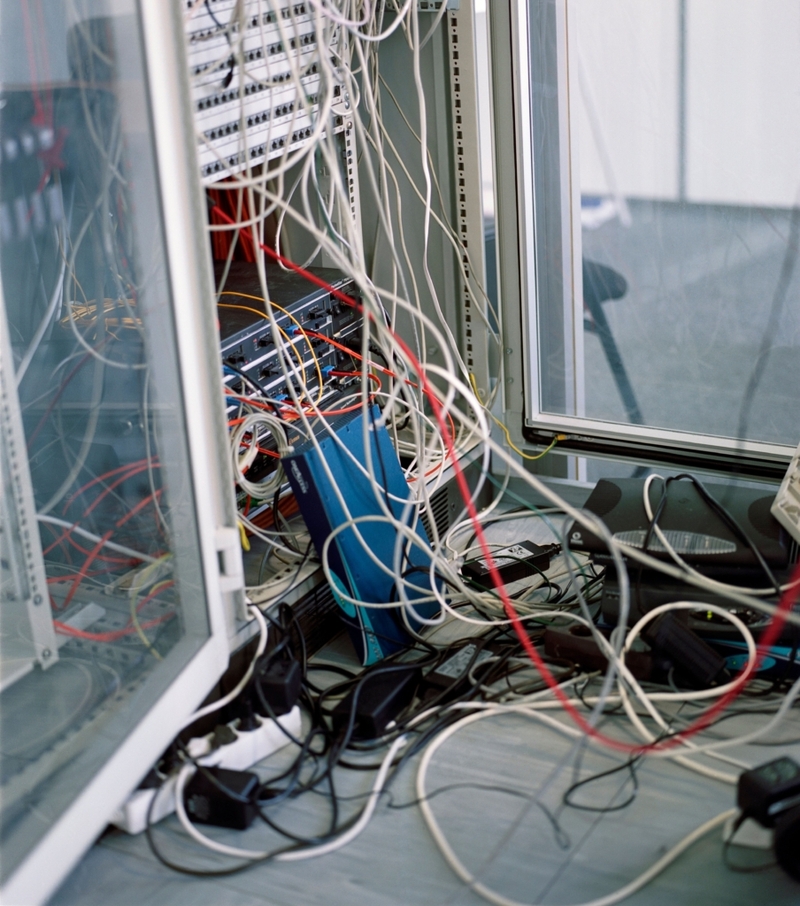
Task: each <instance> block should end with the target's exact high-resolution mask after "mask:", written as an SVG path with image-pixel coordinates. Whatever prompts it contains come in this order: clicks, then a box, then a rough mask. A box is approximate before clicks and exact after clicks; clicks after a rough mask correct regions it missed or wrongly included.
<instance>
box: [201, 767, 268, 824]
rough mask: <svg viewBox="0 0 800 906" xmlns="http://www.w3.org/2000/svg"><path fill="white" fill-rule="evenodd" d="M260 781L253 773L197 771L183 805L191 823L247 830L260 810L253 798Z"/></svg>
mask: <svg viewBox="0 0 800 906" xmlns="http://www.w3.org/2000/svg"><path fill="white" fill-rule="evenodd" d="M258 785H259V780H258V777H257V776H256V775H255V774H253V773H252V772H250V771H229V770H228V769H227V768H206V769H204V770H202V771H196V772H195V774H194V776H193V777H192V779H191V780H190V781H189V783H188V784H187V785H186V789H185V790H184V791H183V802H184V805H185V806H186V811H187V813H188V814H189V816H190V817H191V819H192V821H195V822H197V823H198V824H213V825H214V826H215V827H230V828H233V830H247V828H248V827H250V825H251V824H252V823H253V819H254V818H255V816H256V814H257V813H258V810H257V808H256V805H255V802H253V798H252V797H253V796H254V794H255V792H256V790H257V789H258Z"/></svg>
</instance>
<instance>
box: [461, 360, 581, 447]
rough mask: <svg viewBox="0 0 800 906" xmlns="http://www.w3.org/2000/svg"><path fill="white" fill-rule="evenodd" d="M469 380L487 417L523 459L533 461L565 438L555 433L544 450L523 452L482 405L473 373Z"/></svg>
mask: <svg viewBox="0 0 800 906" xmlns="http://www.w3.org/2000/svg"><path fill="white" fill-rule="evenodd" d="M469 382H470V384H471V385H472V391H473V393H474V394H475V398H476V399H477V400H478V402H479V403H480V404H481V406H483V408H484V409H485V410H486V412H487V413H488V414H489V417H490V418H491V419H492V421H494V422H495V424H496V425H497V426H498V427H499V428H500V429H501V430H502V432H503V434H505V436H506V443H507V444H508V446H509V447H511V449H512V450H513V451H514V452H515V453H517V454H518V455H519V456H521V457H522V458H523V459H526V460H528V462H533V461H535V460H537V459H541V458H542V457H543V456H546V455H547V454H548V453H549V452H550V451H551V450H552V449H553V447H555V445H556V444H557V443H558V442H559V441H560V440H566V439H567V435H566V434H556V435H555V437H553V440H552V441H551V442H550V444H548V446H546V447H545V448H544V450H542V452H541V453H535V454H533V453H525V452H524V451H522V450H520V448H519V447H518V446H517V445H516V444H515V443H514V441H513V440H511V434H510V433H509V430H508V428H507V427H506V426H505V425H504V424H503V423H502V422H501V421H500V419H499V418H497V417H496V416H495V414H494V413H493V412H491V411H490V410H489V409H487V408H486V406H485V405H484V403H483V400H482V399H481V398H480V395H479V393H478V384H477V381H476V380H475V375H474V374H470V376H469Z"/></svg>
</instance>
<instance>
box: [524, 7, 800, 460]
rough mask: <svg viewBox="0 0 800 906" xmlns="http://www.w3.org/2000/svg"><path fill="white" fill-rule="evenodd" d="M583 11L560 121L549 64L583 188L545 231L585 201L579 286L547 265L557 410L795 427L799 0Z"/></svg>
mask: <svg viewBox="0 0 800 906" xmlns="http://www.w3.org/2000/svg"><path fill="white" fill-rule="evenodd" d="M545 6H549V4H533V5H532V8H535V7H545ZM567 9H568V14H567V20H566V22H567V26H568V27H567V28H566V32H567V33H566V34H565V35H562V36H561V41H562V46H563V47H565V48H566V49H567V50H566V56H567V59H568V63H567V66H566V67H565V72H566V76H565V78H566V81H567V83H568V92H567V93H566V94H565V93H564V92H563V90H562V91H561V96H560V101H559V104H560V107H559V110H558V115H560V117H561V121H560V123H559V124H558V126H556V125H555V122H556V114H555V113H554V110H555V108H554V106H552V105H551V106H550V107H549V108H547V106H546V92H545V91H544V90H541V89H540V88H539V86H540V85H541V84H542V82H541V81H540V82H538V83H537V82H536V77H535V74H534V79H533V84H534V86H535V87H534V89H533V91H534V111H533V113H534V139H535V142H536V140H537V132H536V126H537V123H538V124H539V132H538V140H539V144H538V145H537V151H539V152H540V157H539V159H540V160H541V153H544V152H543V150H542V147H541V146H542V145H543V144H547V145H548V147H549V148H550V151H549V153H551V154H552V153H553V150H552V149H553V147H554V145H557V144H558V141H559V140H560V141H561V143H562V145H563V147H562V148H561V149H560V150H559V151H558V154H559V160H560V166H561V173H562V186H563V185H565V184H567V185H571V186H574V187H575V188H574V189H573V190H572V192H573V194H572V197H571V199H570V200H571V202H572V205H571V206H570V205H569V204H568V203H566V204H565V203H562V204H561V207H560V208H559V211H558V213H554V211H555V208H556V206H555V204H553V203H550V204H549V205H548V209H547V210H545V211H544V212H542V211H541V210H540V211H537V224H538V235H537V241H538V242H539V247H540V250H541V249H542V242H543V241H545V242H549V243H550V248H551V249H552V248H553V245H554V243H555V241H556V237H557V236H558V235H560V236H561V237H562V239H563V237H564V236H565V235H569V227H568V226H564V225H563V224H566V223H567V221H568V220H569V218H570V216H572V217H573V218H574V220H573V224H574V227H575V228H574V231H573V232H572V238H573V240H574V242H575V247H577V248H579V249H580V250H581V251H580V254H579V255H577V256H576V259H575V262H573V269H572V276H573V278H574V280H575V283H574V285H575V287H576V293H575V296H576V298H577V299H578V301H577V302H575V301H574V300H573V299H571V298H570V294H569V292H567V291H566V290H565V291H563V292H561V293H558V292H553V291H549V290H548V287H547V286H544V285H543V284H542V279H541V277H540V278H539V312H538V328H539V344H540V357H539V364H538V368H539V387H540V404H541V411H542V412H543V413H553V414H560V415H577V416H584V417H586V418H589V419H596V420H608V421H611V422H616V423H626V422H628V423H639V424H643V425H646V426H648V427H652V428H657V429H671V430H680V431H688V432H696V433H698V434H712V435H719V436H722V437H740V436H742V437H744V438H747V439H750V440H756V441H765V442H770V443H782V444H788V445H794V444H796V443H797V440H798V430H800V428H798V419H797V416H796V413H797V408H798V398H799V397H800V268H798V267H796V266H795V264H796V261H795V259H796V257H797V227H798V224H797V222H796V218H794V216H793V213H792V211H793V207H794V205H795V204H796V200H797V197H798V190H799V189H800V67H798V66H797V61H798V59H800V6H799V5H798V4H797V3H796V2H795V0H648V2H647V3H642V2H641V0H569V4H568V7H567ZM537 15H538V16H539V17H541V16H542V15H543V13H542V12H541V11H539V12H538V13H537ZM551 34H552V32H551ZM534 49H535V48H534ZM532 65H533V66H534V67H536V65H537V62H536V60H535V59H534V60H533V64H532ZM540 65H541V64H540ZM551 71H552V70H551ZM561 87H562V88H563V82H561ZM537 90H539V91H540V97H539V100H540V104H539V109H537V94H536V92H537ZM565 105H566V106H565ZM543 110H545V111H547V110H549V111H550V112H549V114H547V113H546V112H545V113H543V112H542V111H543ZM548 115H549V117H550V120H549V129H548V128H547V127H548ZM565 124H567V125H568V128H566V127H565ZM542 126H544V127H545V129H544V131H543V130H542ZM556 136H558V138H556ZM537 166H538V164H537ZM569 173H571V174H572V177H571V181H566V182H565V179H566V177H565V174H566V175H569ZM539 195H540V197H541V195H542V192H540V193H539ZM545 200H547V199H546V198H545ZM557 216H560V217H561V220H562V225H559V228H558V229H554V227H553V221H554V219H555V218H556V217H557ZM543 218H544V227H546V229H545V228H544V227H543ZM545 249H546V245H545ZM549 262H550V258H549V257H548V256H547V255H546V254H545V256H544V257H543V256H542V255H540V264H539V268H540V270H542V269H545V270H546V269H547V268H548V267H549V266H550V265H549ZM551 270H552V268H551ZM581 280H582V282H583V294H582V299H581V297H580V290H579V289H578V287H579V286H580V281H581ZM566 282H567V281H566V280H565V284H566ZM570 340H571V343H570ZM571 355H572V358H571Z"/></svg>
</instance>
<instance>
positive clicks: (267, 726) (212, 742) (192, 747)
mask: <svg viewBox="0 0 800 906" xmlns="http://www.w3.org/2000/svg"><path fill="white" fill-rule="evenodd" d="M256 721H257V723H258V728H257V729H255V730H251V731H249V732H248V731H244V732H242V731H240V730H239V728H238V722H237V721H232V722H231V723H230V724H226V725H224V729H222V730H220V728H218V729H217V730H215V731H214V732H213V733H209V734H207V735H206V736H198V737H195V738H194V739H191V740H189V743H188V744H187V749H188V751H189V754H190V755H191V757H192V758H194V759H195V760H196V761H198V762H199V763H200V764H203V765H205V766H206V767H214V766H219V767H223V768H228V769H230V770H233V771H244V770H246V769H247V768H249V767H251V766H252V765H254V764H256V762H259V761H261V760H262V759H263V758H266V757H267V756H268V755H271V754H272V753H273V752H277V751H278V749H282V748H283V747H284V746H285V745H288V743H289V737H288V736H287V735H286V732H284V730H285V731H287V732H288V733H291V734H292V735H293V736H299V735H300V731H301V718H300V709H299V708H293V709H292V710H291V711H290V712H289V713H288V714H284V715H283V716H282V717H279V718H278V719H277V720H267V719H264V718H260V717H256ZM278 724H280V726H278ZM281 727H282V728H283V729H281ZM227 731H230V733H228V732H227ZM221 734H224V738H226V739H230V740H231V741H230V742H226V743H225V744H223V745H218V744H217V743H218V741H219V740H220V739H221V738H223V736H222V735H221ZM151 774H152V772H151ZM148 778H150V774H148ZM148 778H146V782H147V781H148ZM175 779H176V778H175V776H172V777H170V778H168V779H167V780H166V781H165V782H164V783H163V784H161V785H160V788H159V789H158V790H156V789H155V788H154V787H153V786H152V780H151V781H150V784H151V785H147V786H140V787H139V789H137V790H134V792H133V793H131V795H130V796H129V797H128V799H127V801H126V802H124V803H123V804H122V805H121V806H120V807H119V808H118V809H117V810H116V812H114V814H113V815H112V816H111V818H110V821H109V823H110V824H113V825H115V826H116V827H118V828H120V830H123V831H125V832H126V833H129V834H141V833H142V832H143V831H144V829H145V826H146V824H147V814H148V810H149V809H150V803H151V802H152V800H153V797H154V796H156V795H157V798H156V801H155V803H154V804H153V808H152V811H151V815H150V820H151V821H152V822H153V823H154V824H155V823H156V822H158V821H161V820H162V818H166V817H167V815H171V814H172V812H174V811H175Z"/></svg>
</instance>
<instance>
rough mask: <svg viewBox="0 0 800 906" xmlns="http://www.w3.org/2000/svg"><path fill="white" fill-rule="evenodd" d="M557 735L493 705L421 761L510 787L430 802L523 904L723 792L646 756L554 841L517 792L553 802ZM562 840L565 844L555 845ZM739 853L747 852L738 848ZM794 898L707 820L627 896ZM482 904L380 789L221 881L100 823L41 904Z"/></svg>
mask: <svg viewBox="0 0 800 906" xmlns="http://www.w3.org/2000/svg"><path fill="white" fill-rule="evenodd" d="M748 723H749V721H748ZM744 726H745V721H741V722H739V728H742V729H743V728H744ZM784 733H786V736H784V738H787V737H788V735H792V736H794V737H795V738H796V737H797V735H798V733H800V722H799V721H798V719H797V717H795V718H794V719H793V726H792V728H791V729H787V730H785V731H784ZM569 747H570V743H569V741H568V740H567V738H566V737H562V736H561V735H559V734H557V733H555V732H554V731H552V730H550V729H547V728H544V727H542V726H540V725H538V724H537V723H535V722H534V721H532V720H530V719H528V718H524V717H519V716H515V715H509V716H501V717H497V718H491V719H488V720H487V721H483V722H481V723H480V724H478V725H477V726H475V727H470V728H467V729H466V730H464V731H462V733H461V734H459V735H458V736H456V737H455V738H453V739H452V740H450V741H449V742H448V743H446V744H445V746H444V747H443V748H442V749H441V750H440V751H439V753H438V754H437V756H436V758H435V760H434V764H433V765H432V768H431V772H430V775H429V785H428V788H429V790H437V789H439V788H441V787H445V786H448V785H450V784H454V783H466V784H489V785H495V786H501V787H507V788H508V789H509V790H514V791H516V793H517V794H516V795H511V794H510V793H508V792H501V791H499V790H492V791H490V790H482V789H477V788H470V787H465V788H460V789H455V790H451V791H449V792H444V793H442V794H441V795H439V796H437V797H436V799H435V800H434V808H435V813H436V815H437V817H438V819H439V820H440V822H441V825H442V827H443V829H444V830H445V832H446V834H447V836H448V838H449V840H450V842H451V844H452V845H453V847H454V849H455V851H456V852H457V853H458V854H459V856H460V857H461V858H462V859H463V860H464V861H465V862H466V863H467V865H468V866H469V867H470V868H471V870H472V871H473V872H475V873H478V875H479V877H480V879H481V880H482V881H483V882H484V883H486V884H488V885H489V886H491V887H493V888H494V889H496V890H498V891H500V892H502V893H503V894H504V895H505V896H507V897H511V898H514V899H517V900H519V901H520V902H522V903H543V904H564V903H582V902H584V901H587V900H592V899H594V898H596V897H599V896H602V895H604V894H606V893H609V892H611V891H613V890H615V889H617V888H618V887H621V886H622V885H624V884H626V883H627V882H628V881H630V880H631V879H632V878H633V877H635V876H636V875H638V874H639V873H640V872H641V871H643V870H644V869H645V868H647V867H648V866H649V865H650V864H651V863H652V862H654V861H655V860H656V859H658V858H659V857H660V856H661V855H662V854H663V852H665V851H666V850H667V849H668V848H670V847H671V846H672V845H673V844H674V843H675V842H677V841H678V840H679V839H680V838H681V837H682V836H683V835H684V834H686V833H687V832H689V831H690V830H692V829H693V828H694V827H695V826H696V825H699V824H701V823H702V822H704V821H705V820H707V819H708V818H710V817H712V816H713V815H715V814H717V813H718V812H720V811H723V810H725V809H727V808H729V807H730V806H731V804H732V799H733V791H732V788H730V787H727V786H725V785H723V784H721V783H714V782H711V781H707V780H703V779H702V778H699V777H697V776H696V775H693V774H690V773H689V772H687V771H686V770H685V769H683V768H680V767H676V766H672V765H669V764H664V763H661V762H656V761H653V762H650V763H648V764H645V765H644V766H643V767H641V768H640V769H639V784H640V789H639V793H638V795H637V798H636V800H635V802H634V803H633V804H632V805H631V806H629V807H628V808H627V809H625V810H623V811H621V812H618V813H611V814H608V815H604V816H600V815H597V814H594V813H590V812H579V811H575V810H572V809H566V810H564V811H563V813H561V814H560V815H559V817H558V820H559V823H560V827H561V829H562V833H563V834H564V835H566V838H565V839H562V840H561V846H559V843H558V842H557V840H556V838H555V834H554V831H553V827H552V825H551V823H550V821H549V820H548V818H547V817H546V816H545V815H544V813H543V812H542V810H541V809H540V808H538V807H531V805H530V803H529V801H527V800H526V799H524V798H521V796H522V795H528V796H530V795H531V794H533V793H536V792H539V791H541V790H542V788H543V787H545V786H548V785H549V786H548V789H547V791H546V792H545V793H544V795H543V797H542V801H543V803H544V804H545V805H546V806H547V807H548V808H549V809H550V810H551V811H556V812H557V809H558V803H559V801H560V795H561V792H562V791H563V789H564V788H565V786H566V785H567V784H568V782H570V781H571V778H572V772H571V770H563V771H562V772H561V773H560V774H558V775H556V776H555V779H553V778H554V773H553V769H554V766H555V765H557V764H558V763H559V762H560V761H561V760H562V759H563V757H564V756H565V754H566V753H567V752H568V750H569ZM789 751H791V752H793V753H794V755H795V757H798V756H800V747H798V746H797V745H796V744H794V745H793V746H787V747H783V746H781V747H779V748H777V749H775V748H761V749H760V750H757V751H753V752H751V753H749V755H750V760H752V761H753V762H760V761H764V760H768V759H771V758H772V757H774V756H777V754H779V753H783V752H789ZM288 757H289V753H288V752H284V753H280V754H279V755H278V756H275V757H274V758H273V759H272V760H271V761H270V763H269V764H268V765H267V766H266V771H267V773H268V772H269V770H270V769H271V770H275V769H276V768H277V767H278V766H279V765H280V764H281V763H283V762H284V761H285V760H286V759H287V758H288ZM613 763H614V759H613V758H611V757H610V756H608V755H605V754H599V753H594V752H587V753H586V754H585V756H584V759H583V764H582V773H581V776H586V775H588V774H590V773H594V772H597V771H600V770H603V769H604V768H606V767H608V766H611V765H612V764H613ZM413 775H414V771H413V770H411V769H409V768H407V769H406V770H405V771H404V773H403V774H402V775H401V776H400V778H399V780H398V782H397V783H396V784H395V786H394V787H393V788H392V796H393V799H394V802H395V804H398V803H404V802H409V801H411V800H412V799H413V798H414V791H413ZM369 783H370V778H369V777H368V776H363V775H361V774H357V773H355V772H349V773H348V772H344V771H342V772H339V775H338V776H337V785H338V786H339V791H340V794H341V795H342V796H348V795H349V796H353V795H357V794H359V793H363V792H365V790H366V789H367V788H368V786H369ZM624 783H625V781H624V780H623V779H621V777H620V775H617V776H616V777H615V778H611V779H610V780H609V781H607V782H603V783H599V784H597V785H596V786H595V787H593V788H592V789H591V790H590V791H588V792H587V796H586V801H588V802H590V804H595V805H605V804H609V803H612V802H614V801H619V800H620V798H623V797H624V796H626V795H627V788H626V789H621V788H622V787H623V785H624ZM350 807H351V808H353V807H354V803H351V804H350ZM281 817H282V818H284V819H285V820H286V822H287V824H289V823H290V824H291V826H293V827H295V828H299V829H303V830H306V831H310V830H312V829H313V828H321V827H322V826H323V825H324V822H325V819H326V817H327V808H326V801H325V799H324V798H323V797H321V796H313V795H311V796H306V797H305V799H304V800H302V801H301V802H300V803H298V804H297V805H296V806H294V807H292V809H291V810H290V811H289V812H288V813H287V814H286V815H285V816H281ZM157 834H158V840H159V841H160V844H161V845H162V846H163V847H164V849H165V851H166V852H168V853H169V854H170V855H171V856H172V857H173V858H175V859H178V860H181V861H183V860H185V861H186V862H187V863H188V864H193V865H195V866H196V867H197V868H203V869H207V868H208V867H210V866H211V865H214V864H222V863H221V862H218V861H217V859H216V857H215V856H213V855H212V854H210V853H204V852H203V851H202V850H198V848H197V847H196V846H194V845H193V844H191V843H190V842H189V841H188V840H187V839H186V837H185V836H184V835H183V834H182V833H181V831H180V829H179V827H178V825H177V822H176V821H175V820H174V819H170V820H168V821H166V822H164V824H163V825H161V826H159V828H158V831H157ZM216 836H218V837H221V838H223V839H228V840H229V842H231V843H232V844H233V845H240V844H241V845H244V846H250V847H254V848H258V847H261V846H270V845H275V844H276V842H277V841H276V840H275V839H274V838H273V837H270V835H269V834H268V833H267V832H266V830H265V829H264V828H263V827H258V826H254V827H253V828H251V829H250V830H249V831H247V832H246V833H244V834H236V833H235V832H230V833H229V834H228V835H226V834H225V833H223V832H217V833H216ZM567 842H568V843H569V846H568V848H562V846H564V845H565V844H566V843H567ZM750 854H751V853H750V851H747V852H745V853H744V857H748V856H750ZM736 855H737V857H740V858H741V857H742V855H741V854H740V853H738V852H737V853H736ZM760 857H761V854H759V858H760ZM798 901H800V886H798V885H797V883H795V882H792V881H791V880H790V879H789V878H788V877H787V876H785V875H783V874H782V873H781V872H780V871H779V870H778V869H776V868H772V869H769V870H767V871H765V872H763V873H759V874H757V875H741V874H734V873H733V872H731V871H729V870H727V869H725V868H724V867H723V865H722V861H721V842H720V835H719V833H718V832H717V833H715V834H713V835H711V836H709V837H708V838H707V839H705V840H703V841H701V842H699V843H698V844H697V845H695V846H694V847H692V849H691V850H690V851H689V852H688V853H686V854H685V855H684V856H683V857H682V858H681V859H680V860H679V861H678V862H677V863H675V864H674V865H673V866H672V867H671V868H670V869H668V870H667V871H666V872H665V873H664V874H663V875H662V876H661V877H659V878H658V879H657V880H656V881H655V882H654V883H653V884H651V885H650V886H648V887H647V888H645V889H644V890H642V891H641V892H640V893H638V894H636V895H634V896H633V897H631V898H630V900H628V901H627V902H629V903H630V904H631V906H645V904H647V906H675V904H700V903H702V904H704V906H749V904H752V903H769V904H770V906H790V904H792V906H796V904H797V903H798ZM480 902H483V901H482V900H480V898H479V897H478V896H477V895H475V894H474V893H473V892H471V891H470V890H468V889H467V888H465V887H464V885H462V884H461V883H459V881H458V880H457V879H456V878H455V876H454V875H453V874H452V873H451V872H450V871H449V869H448V868H447V867H446V865H445V864H444V862H443V860H442V859H441V857H440V856H439V854H438V852H437V850H436V848H435V846H434V844H433V843H432V841H431V839H430V837H429V835H428V832H427V830H426V828H425V826H424V825H423V822H422V819H421V817H420V815H419V813H418V812H417V810H416V808H413V807H412V808H407V809H400V810H398V809H392V808H389V807H388V802H387V801H384V802H383V803H382V804H381V806H380V807H379V808H378V811H377V813H376V815H375V816H374V818H373V821H372V823H371V824H370V826H369V827H368V828H367V830H366V831H365V832H364V833H363V834H362V836H361V837H359V838H358V839H357V840H356V841H354V842H353V843H352V844H351V845H350V846H348V847H347V848H346V849H345V850H343V851H341V852H339V853H336V854H332V855H329V856H326V857H324V858H321V859H318V860H314V861H313V862H309V863H305V864H298V865H288V864H282V865H278V864H273V865H260V866H256V867H254V868H252V869H249V870H248V871H245V872H243V873H241V874H238V875H233V876H231V877H228V878H222V879H213V880H200V879H194V878H188V877H181V876H178V875H176V874H174V873H172V872H170V871H169V870H167V869H166V868H163V867H162V866H160V865H159V864H158V863H157V862H156V861H155V860H154V859H153V857H152V856H151V855H150V853H149V851H148V849H147V846H146V844H145V841H144V840H143V839H142V838H141V837H136V838H130V837H126V836H124V835H122V834H120V833H113V834H109V835H107V836H106V837H104V838H103V839H102V840H101V841H100V843H99V844H98V845H96V846H95V847H94V848H93V849H92V850H91V852H90V853H89V854H88V855H87V856H86V858H85V859H84V860H83V861H82V862H81V863H80V865H79V866H78V867H77V868H76V869H75V871H74V872H73V873H72V875H71V876H70V878H69V879H68V880H67V882H66V883H65V884H64V886H63V887H62V889H61V890H60V891H59V893H58V894H57V895H56V896H55V897H54V899H53V900H52V903H53V906H56V904H58V906H67V904H70V906H128V904H131V906H134V904H136V906H145V904H148V906H149V904H152V906H220V904H228V903H230V904H237V906H247V904H251V903H253V904H255V903H262V904H271V906H279V904H280V906H299V904H308V906H312V904H313V906H317V904H319V906H353V904H375V906H378V904H380V906H383V904H386V906H389V904H420V906H422V904H431V906H432V904H442V906H444V904H452V906H456V904H458V906H472V904H477V903H480Z"/></svg>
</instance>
